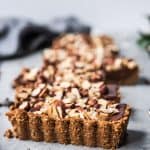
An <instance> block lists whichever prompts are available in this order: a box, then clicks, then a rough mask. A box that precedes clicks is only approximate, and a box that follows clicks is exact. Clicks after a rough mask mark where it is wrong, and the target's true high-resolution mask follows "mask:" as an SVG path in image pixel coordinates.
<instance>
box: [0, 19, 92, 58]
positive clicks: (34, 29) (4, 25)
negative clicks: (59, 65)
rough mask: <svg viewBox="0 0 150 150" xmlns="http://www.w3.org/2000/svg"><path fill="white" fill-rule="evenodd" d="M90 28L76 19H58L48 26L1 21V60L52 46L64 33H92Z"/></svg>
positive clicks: (17, 20)
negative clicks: (53, 41)
mask: <svg viewBox="0 0 150 150" xmlns="http://www.w3.org/2000/svg"><path fill="white" fill-rule="evenodd" d="M90 30H91V28H90V26H88V25H85V24H83V23H82V22H81V21H79V20H78V19H77V18H75V17H67V18H56V19H54V20H52V21H51V22H50V23H48V24H47V25H39V24H37V23H33V22H31V21H29V20H26V19H16V18H13V19H11V18H10V19H1V20H0V60H7V59H13V58H19V57H23V56H26V55H29V54H31V53H33V52H37V51H38V50H41V49H43V48H47V47H49V46H50V45H51V42H52V40H53V39H54V38H56V37H57V36H59V35H60V34H62V33H90Z"/></svg>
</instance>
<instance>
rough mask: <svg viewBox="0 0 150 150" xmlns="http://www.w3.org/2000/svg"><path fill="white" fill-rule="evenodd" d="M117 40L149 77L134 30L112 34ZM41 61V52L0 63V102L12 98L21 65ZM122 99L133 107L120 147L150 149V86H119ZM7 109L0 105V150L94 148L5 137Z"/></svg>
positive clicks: (145, 57)
mask: <svg viewBox="0 0 150 150" xmlns="http://www.w3.org/2000/svg"><path fill="white" fill-rule="evenodd" d="M112 35H113V37H114V38H115V39H116V41H117V42H118V43H119V45H120V47H121V49H122V54H124V55H126V56H130V57H132V58H135V59H136V61H137V62H138V64H139V65H140V68H141V73H140V74H141V75H142V76H146V77H150V57H149V56H148V55H147V54H146V53H145V52H143V51H141V50H140V49H139V48H138V47H137V46H136V44H135V39H136V38H137V35H136V34H135V33H122V34H119V33H117V32H116V33H112ZM41 64H42V56H41V53H38V54H34V55H32V56H29V57H26V58H23V59H18V60H12V61H7V62H3V63H1V64H0V71H1V77H0V101H3V100H4V99H5V98H6V97H9V98H11V99H12V98H13V91H12V89H11V82H12V80H13V78H14V77H15V76H16V75H17V74H18V72H19V71H20V69H21V68H22V67H23V66H26V67H35V66H37V67H39V66H40V65H41ZM121 93H122V101H123V102H125V103H128V104H129V105H131V107H132V108H133V111H132V115H131V118H130V122H129V126H128V137H127V142H126V144H125V145H124V146H122V147H121V148H120V149H121V150H134V149H135V150H149V149H150V116H149V115H148V109H149V108H150V103H149V100H150V86H144V85H137V86H130V87H127V86H125V87H121ZM6 111H7V108H4V107H3V108H0V150H20V149H21V150H29V149H30V150H53V149H55V150H67V149H69V150H79V149H81V148H82V149H83V150H87V149H91V150H92V149H98V148H88V147H80V146H72V145H67V146H66V145H61V144H56V143H55V144H50V143H45V142H32V141H19V140H17V139H10V140H8V139H6V138H4V137H3V134H4V132H5V130H6V129H7V128H9V127H10V123H9V122H8V120H7V118H6V117H5V115H4V114H5V112H6Z"/></svg>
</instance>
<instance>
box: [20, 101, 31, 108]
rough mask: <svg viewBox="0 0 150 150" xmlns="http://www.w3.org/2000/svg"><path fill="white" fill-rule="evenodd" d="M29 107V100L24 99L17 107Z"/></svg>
mask: <svg viewBox="0 0 150 150" xmlns="http://www.w3.org/2000/svg"><path fill="white" fill-rule="evenodd" d="M28 107H29V102H28V101H24V102H23V103H22V104H21V105H20V106H19V109H27V108H28Z"/></svg>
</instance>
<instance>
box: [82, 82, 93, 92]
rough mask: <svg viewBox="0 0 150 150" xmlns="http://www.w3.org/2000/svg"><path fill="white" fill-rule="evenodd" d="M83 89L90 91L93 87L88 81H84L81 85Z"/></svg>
mask: <svg viewBox="0 0 150 150" xmlns="http://www.w3.org/2000/svg"><path fill="white" fill-rule="evenodd" d="M81 87H82V88H83V89H87V90H88V89H89V88H90V87H91V84H90V82H89V81H88V80H84V81H83V82H82V84H81Z"/></svg>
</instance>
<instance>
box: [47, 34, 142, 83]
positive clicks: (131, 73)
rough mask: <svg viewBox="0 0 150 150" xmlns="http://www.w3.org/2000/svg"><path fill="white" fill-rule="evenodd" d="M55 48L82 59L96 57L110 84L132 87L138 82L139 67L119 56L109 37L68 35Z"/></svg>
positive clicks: (59, 40) (131, 60)
mask: <svg viewBox="0 0 150 150" xmlns="http://www.w3.org/2000/svg"><path fill="white" fill-rule="evenodd" d="M53 47H54V48H64V49H66V50H67V51H68V53H73V54H74V55H79V56H80V57H89V56H92V55H94V59H95V60H96V61H97V62H98V63H99V65H100V66H103V67H102V68H103V69H102V68H101V67H99V69H101V70H104V72H105V74H106V81H108V82H110V83H119V84H122V85H132V84H136V82H137V81H138V74H139V69H138V65H137V64H136V62H135V61H134V60H133V59H129V58H122V57H121V56H119V49H118V47H117V46H116V44H115V43H114V41H113V39H112V38H110V37H109V36H106V35H103V36H90V35H81V34H67V35H65V36H62V37H60V38H58V39H56V40H55V41H54V42H53ZM85 54H86V55H85ZM49 59H50V58H49Z"/></svg>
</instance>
